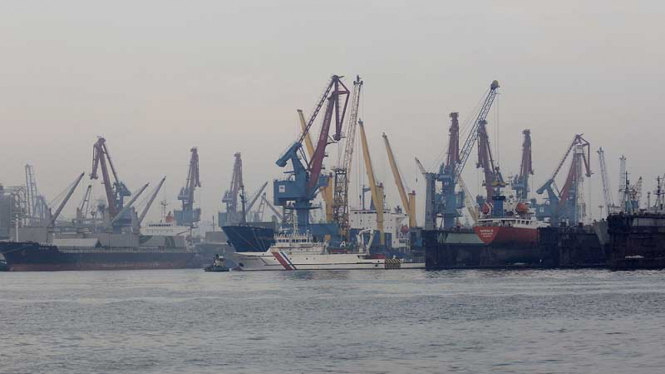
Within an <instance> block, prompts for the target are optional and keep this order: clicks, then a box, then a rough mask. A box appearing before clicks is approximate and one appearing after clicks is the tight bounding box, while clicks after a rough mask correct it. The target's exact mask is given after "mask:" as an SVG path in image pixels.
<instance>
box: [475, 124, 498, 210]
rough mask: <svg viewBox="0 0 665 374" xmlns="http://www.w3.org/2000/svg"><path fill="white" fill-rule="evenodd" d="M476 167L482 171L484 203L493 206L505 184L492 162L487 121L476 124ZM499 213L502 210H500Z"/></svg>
mask: <svg viewBox="0 0 665 374" xmlns="http://www.w3.org/2000/svg"><path fill="white" fill-rule="evenodd" d="M476 167H478V168H482V169H483V175H484V178H485V181H484V182H483V186H485V203H487V204H494V197H495V196H496V197H497V198H498V197H499V196H500V188H501V187H503V186H505V183H504V181H503V177H502V176H501V171H500V170H499V167H498V166H497V165H496V164H495V162H494V156H493V155H492V148H491V146H490V137H489V134H488V133H487V121H485V120H484V119H483V120H481V121H480V123H479V124H478V163H477V164H476ZM501 211H503V210H502V209H501ZM487 213H489V211H488V212H487Z"/></svg>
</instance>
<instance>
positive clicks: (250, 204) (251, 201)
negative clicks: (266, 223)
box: [247, 182, 268, 212]
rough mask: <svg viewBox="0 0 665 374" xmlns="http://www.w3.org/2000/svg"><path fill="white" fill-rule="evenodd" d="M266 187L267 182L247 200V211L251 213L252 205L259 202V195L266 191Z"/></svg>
mask: <svg viewBox="0 0 665 374" xmlns="http://www.w3.org/2000/svg"><path fill="white" fill-rule="evenodd" d="M266 186H268V182H265V183H263V184H262V185H261V187H260V188H259V189H258V191H256V193H255V194H254V195H252V198H251V199H249V203H248V204H247V211H248V212H249V211H251V210H252V208H253V207H254V204H256V202H257V201H258V200H259V198H260V197H261V194H262V193H263V190H265V189H266Z"/></svg>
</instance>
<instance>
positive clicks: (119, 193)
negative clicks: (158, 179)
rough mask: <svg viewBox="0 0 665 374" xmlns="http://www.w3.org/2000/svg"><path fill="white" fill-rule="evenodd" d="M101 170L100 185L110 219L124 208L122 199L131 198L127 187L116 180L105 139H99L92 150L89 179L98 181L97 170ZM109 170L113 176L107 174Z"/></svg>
mask: <svg viewBox="0 0 665 374" xmlns="http://www.w3.org/2000/svg"><path fill="white" fill-rule="evenodd" d="M100 167H101V169H102V183H103V184H104V191H105V193H106V200H107V209H108V212H109V214H110V216H111V217H115V216H116V215H117V214H118V212H119V211H120V210H122V208H123V206H124V198H125V197H127V196H131V195H132V193H131V192H130V191H129V189H128V188H127V186H125V184H124V183H123V182H121V181H120V179H119V178H118V173H117V172H116V170H115V167H114V166H113V160H111V154H110V153H109V151H108V147H107V146H106V139H104V138H103V137H99V138H98V139H97V142H96V143H95V144H94V145H93V148H92V173H91V174H90V179H98V178H99V175H98V174H97V171H98V169H99V168H100ZM109 168H110V169H111V173H112V174H113V179H111V174H109Z"/></svg>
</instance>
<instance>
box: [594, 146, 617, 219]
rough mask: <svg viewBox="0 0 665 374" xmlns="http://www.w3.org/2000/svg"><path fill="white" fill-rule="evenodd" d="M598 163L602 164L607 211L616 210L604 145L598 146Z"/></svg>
mask: <svg viewBox="0 0 665 374" xmlns="http://www.w3.org/2000/svg"><path fill="white" fill-rule="evenodd" d="M597 153H598V163H599V164H600V177H601V179H602V182H603V197H604V199H605V211H606V212H607V214H611V213H613V212H614V197H613V196H612V187H611V186H610V180H609V176H608V175H607V165H606V164H605V151H604V150H603V147H600V148H598V151H597Z"/></svg>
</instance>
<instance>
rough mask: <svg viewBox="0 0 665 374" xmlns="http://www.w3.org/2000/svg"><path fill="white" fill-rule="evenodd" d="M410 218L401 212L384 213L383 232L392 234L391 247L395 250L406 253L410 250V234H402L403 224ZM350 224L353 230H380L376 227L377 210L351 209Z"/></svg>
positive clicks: (386, 211) (388, 211)
mask: <svg viewBox="0 0 665 374" xmlns="http://www.w3.org/2000/svg"><path fill="white" fill-rule="evenodd" d="M407 218H408V216H407V215H406V214H405V213H403V212H401V211H390V210H388V209H386V210H384V212H383V231H384V232H385V233H387V234H390V237H391V241H390V245H391V247H392V248H394V249H398V250H403V251H406V250H408V249H409V238H408V233H407V234H405V235H403V234H402V233H401V229H402V226H404V224H403V222H404V220H406V219H407ZM349 224H350V226H351V228H352V229H358V230H378V228H377V225H376V210H375V209H351V214H350V217H349Z"/></svg>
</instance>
